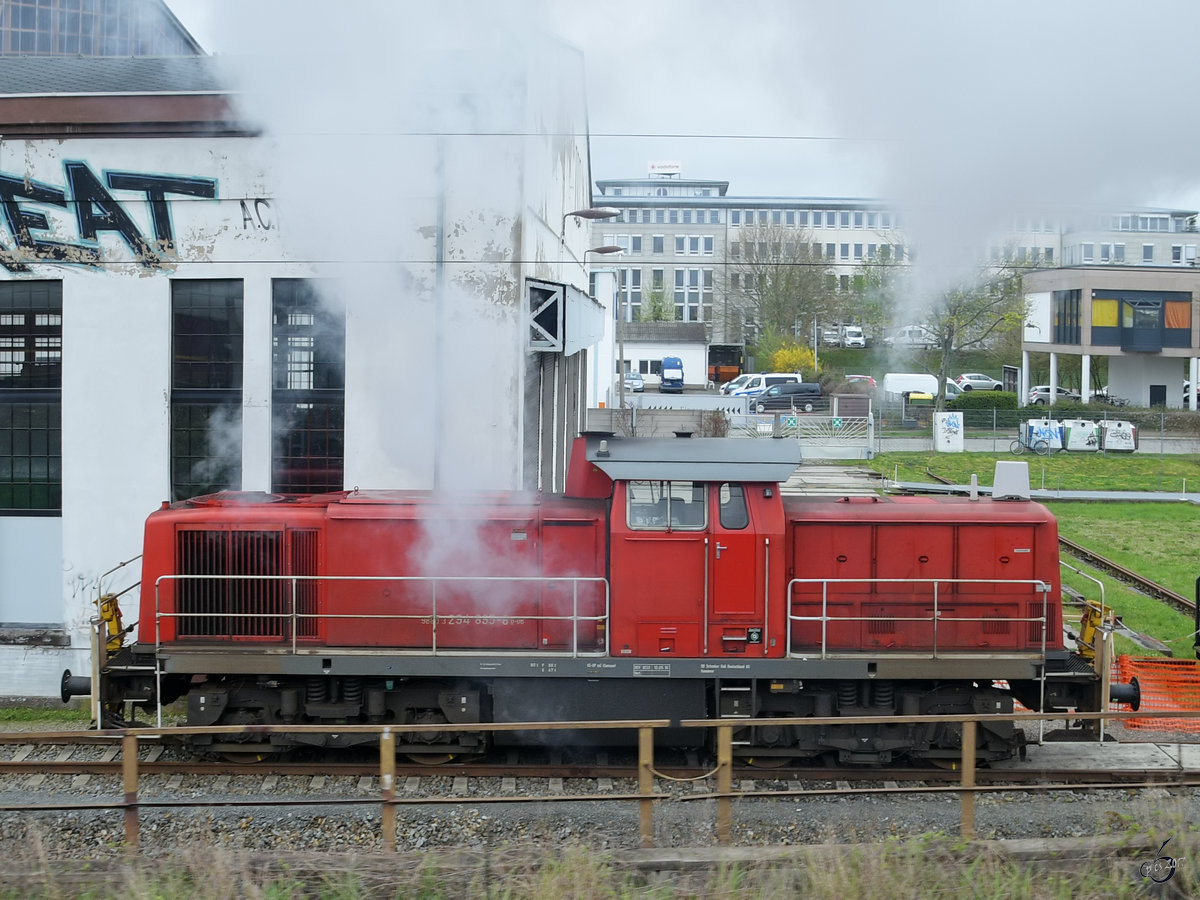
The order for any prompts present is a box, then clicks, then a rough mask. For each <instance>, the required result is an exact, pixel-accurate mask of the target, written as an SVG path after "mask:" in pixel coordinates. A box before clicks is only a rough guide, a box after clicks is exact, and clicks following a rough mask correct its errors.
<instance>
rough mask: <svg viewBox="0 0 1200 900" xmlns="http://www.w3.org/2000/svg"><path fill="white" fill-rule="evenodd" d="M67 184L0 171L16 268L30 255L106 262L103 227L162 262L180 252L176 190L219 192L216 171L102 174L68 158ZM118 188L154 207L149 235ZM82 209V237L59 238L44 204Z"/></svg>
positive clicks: (23, 268)
mask: <svg viewBox="0 0 1200 900" xmlns="http://www.w3.org/2000/svg"><path fill="white" fill-rule="evenodd" d="M63 169H64V171H65V174H66V186H65V188H61V187H56V186H54V185H49V184H45V183H43V182H39V181H33V180H30V179H25V178H20V177H18V176H15V175H7V174H4V173H0V211H2V213H3V221H4V224H5V225H7V227H8V233H9V235H11V239H12V246H9V245H7V244H3V243H2V242H0V265H3V266H4V268H6V269H8V270H9V271H10V272H27V271H29V265H28V263H30V262H55V263H77V264H81V265H88V266H98V265H100V263H101V258H100V246H99V239H100V235H101V233H103V232H112V233H114V234H116V235H119V236H120V238H121V240H122V241H124V242H125V244H126V246H128V247H129V250H130V252H132V253H133V255H134V257H135V258H136V259H137V261H138V262H139V263H141V264H142V265H143V266H157V265H159V264H160V263H161V262H162V261H163V259H164V258H165V257H168V256H170V255H171V254H173V253H174V252H175V233H174V229H173V227H172V225H171V210H170V205H169V203H168V202H167V197H168V195H180V196H185V197H197V198H200V199H208V200H212V199H215V198H216V196H217V181H216V179H215V178H191V177H181V176H178V175H151V174H144V173H139V172H106V173H105V175H104V180H103V181H101V179H100V178H98V177H97V176H96V174H95V173H94V172H93V171H92V170H91V169H90V168H88V166H87V164H86V163H82V162H65V163H63ZM112 191H130V192H133V193H135V194H140V195H141V198H140V199H141V200H142V201H144V202H145V203H146V206H147V208H148V211H149V220H150V228H151V230H152V231H153V234H152V235H151V236H149V237H147V236H146V235H145V234H143V233H142V230H141V229H140V228H139V227H138V226H137V224H136V222H135V221H134V219H133V218H132V217H131V216H130V214H129V213H128V212H127V211H126V208H125V206H124V205H123V204H122V202H121V201H120V200H118V199H117V198H116V197H114V196H113V194H112V193H111V192H112ZM39 205H40V206H44V207H52V208H54V209H57V210H66V211H67V212H66V214H65V215H64V216H63V217H64V218H68V219H69V218H70V214H71V211H72V210H73V212H74V220H75V231H76V234H77V235H78V241H68V240H56V239H54V238H53V237H52V234H53V232H54V229H53V228H52V226H51V221H50V218H49V217H48V216H47V213H48V212H50V210H43V209H39V208H38V207H39Z"/></svg>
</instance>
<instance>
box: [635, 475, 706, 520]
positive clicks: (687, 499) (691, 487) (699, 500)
mask: <svg viewBox="0 0 1200 900" xmlns="http://www.w3.org/2000/svg"><path fill="white" fill-rule="evenodd" d="M626 497H627V498H628V504H627V510H628V513H627V518H628V522H627V524H628V525H629V527H630V528H632V529H635V530H642V531H703V530H704V528H705V527H706V526H707V525H708V514H707V512H708V504H707V497H708V491H707V486H706V485H705V484H704V483H703V482H694V481H630V482H628V483H627V487H626Z"/></svg>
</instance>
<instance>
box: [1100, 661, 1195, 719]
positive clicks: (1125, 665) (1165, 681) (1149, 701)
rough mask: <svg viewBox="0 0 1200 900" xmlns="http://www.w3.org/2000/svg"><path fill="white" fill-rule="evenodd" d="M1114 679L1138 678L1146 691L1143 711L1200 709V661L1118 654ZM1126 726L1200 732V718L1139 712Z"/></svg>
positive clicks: (1143, 692)
mask: <svg viewBox="0 0 1200 900" xmlns="http://www.w3.org/2000/svg"><path fill="white" fill-rule="evenodd" d="M1115 669H1116V671H1115V672H1114V673H1113V677H1114V679H1119V680H1120V681H1123V682H1128V681H1129V679H1130V678H1137V680H1138V686H1139V687H1140V688H1141V691H1142V705H1141V709H1140V711H1141V712H1154V711H1155V710H1159V711H1166V710H1177V709H1194V710H1197V711H1200V662H1198V661H1197V660H1194V659H1167V658H1166V657H1161V656H1120V657H1117V662H1116V666H1115ZM1123 724H1124V725H1125V727H1126V728H1150V729H1157V730H1160V731H1187V732H1200V718H1195V719H1161V718H1159V719H1156V718H1154V717H1153V716H1146V717H1145V718H1143V717H1142V716H1138V717H1137V718H1135V719H1125V721H1124V723H1123Z"/></svg>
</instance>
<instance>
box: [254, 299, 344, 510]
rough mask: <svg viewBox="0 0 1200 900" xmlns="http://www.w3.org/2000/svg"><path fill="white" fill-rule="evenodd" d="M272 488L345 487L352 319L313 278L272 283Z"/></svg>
mask: <svg viewBox="0 0 1200 900" xmlns="http://www.w3.org/2000/svg"><path fill="white" fill-rule="evenodd" d="M271 306H272V334H271V339H272V357H271V432H272V433H271V444H272V448H273V449H272V453H271V490H273V491H276V492H278V493H285V494H288V493H324V492H326V491H340V490H342V487H343V481H344V479H343V472H344V469H345V431H346V428H345V423H346V321H345V316H344V315H341V314H337V313H334V312H332V311H331V310H330V309H329V308H328V306H327V305H326V304H324V303H322V302H321V297H320V295H319V293H318V291H317V290H316V288H315V286H314V285H313V283H312V282H310V281H305V280H303V279H297V278H281V279H276V280H275V281H274V282H272V285H271Z"/></svg>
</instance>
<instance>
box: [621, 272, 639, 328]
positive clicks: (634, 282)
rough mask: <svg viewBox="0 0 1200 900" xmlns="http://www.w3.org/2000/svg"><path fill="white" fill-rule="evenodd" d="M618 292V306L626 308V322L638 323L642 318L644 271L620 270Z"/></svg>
mask: <svg viewBox="0 0 1200 900" xmlns="http://www.w3.org/2000/svg"><path fill="white" fill-rule="evenodd" d="M617 291H618V292H619V294H620V297H619V300H620V302H619V303H618V306H620V305H624V307H625V321H627V322H636V321H637V320H638V319H640V318H641V316H642V270H641V269H620V270H618V278H617Z"/></svg>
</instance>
